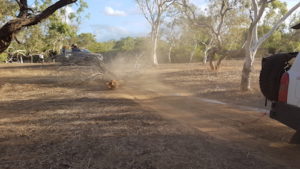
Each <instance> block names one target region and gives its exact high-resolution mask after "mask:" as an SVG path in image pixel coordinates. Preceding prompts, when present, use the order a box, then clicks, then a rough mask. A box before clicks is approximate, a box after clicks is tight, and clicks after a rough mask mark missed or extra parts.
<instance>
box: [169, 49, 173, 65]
mask: <svg viewBox="0 0 300 169" xmlns="http://www.w3.org/2000/svg"><path fill="white" fill-rule="evenodd" d="M172 49H173V45H170V47H169V52H168V60H169V63H172V58H171V54H172Z"/></svg>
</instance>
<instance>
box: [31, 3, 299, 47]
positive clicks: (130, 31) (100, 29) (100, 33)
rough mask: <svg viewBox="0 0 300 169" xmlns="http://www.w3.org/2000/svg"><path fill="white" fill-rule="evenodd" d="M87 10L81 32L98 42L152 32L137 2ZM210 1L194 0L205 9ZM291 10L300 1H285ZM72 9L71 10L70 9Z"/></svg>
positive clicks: (95, 6)
mask: <svg viewBox="0 0 300 169" xmlns="http://www.w3.org/2000/svg"><path fill="white" fill-rule="evenodd" d="M30 1H32V0H29V2H30ZM85 1H86V2H87V3H88V5H89V8H88V9H86V11H85V15H86V14H88V15H89V17H88V18H83V20H82V24H81V25H80V28H79V31H80V33H83V32H90V33H93V34H95V35H96V38H97V40H98V41H107V40H118V39H120V38H122V37H127V36H134V37H136V36H144V35H147V34H148V33H149V32H150V25H149V24H148V22H147V21H146V19H145V18H144V16H143V15H142V14H141V12H140V10H139V8H138V6H137V4H136V2H135V0H85ZM207 1H208V0H192V2H193V3H194V4H195V5H197V6H199V7H201V8H204V7H205V4H206V3H207ZM283 1H285V2H287V3H288V6H289V8H291V6H293V5H295V4H296V3H297V2H299V0H283ZM69 9H71V8H69ZM298 11H299V10H298Z"/></svg>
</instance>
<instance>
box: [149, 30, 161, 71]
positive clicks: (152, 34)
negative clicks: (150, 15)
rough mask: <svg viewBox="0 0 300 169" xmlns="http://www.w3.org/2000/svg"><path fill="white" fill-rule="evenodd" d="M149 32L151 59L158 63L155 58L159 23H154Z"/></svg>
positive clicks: (155, 63)
mask: <svg viewBox="0 0 300 169" xmlns="http://www.w3.org/2000/svg"><path fill="white" fill-rule="evenodd" d="M152 29H154V30H152V33H151V36H152V37H151V39H152V59H153V64H154V65H158V59H157V53H156V52H157V42H158V33H159V25H155V26H154V28H152Z"/></svg>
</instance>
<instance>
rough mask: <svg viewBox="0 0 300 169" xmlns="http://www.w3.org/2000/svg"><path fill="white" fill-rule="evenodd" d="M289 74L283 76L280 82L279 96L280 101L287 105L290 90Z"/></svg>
mask: <svg viewBox="0 0 300 169" xmlns="http://www.w3.org/2000/svg"><path fill="white" fill-rule="evenodd" d="M289 79H290V78H289V74H288V73H284V74H283V75H282V76H281V80H280V88H279V95H278V101H279V102H283V103H286V102H287V97H288V90H289Z"/></svg>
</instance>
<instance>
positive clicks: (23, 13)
mask: <svg viewBox="0 0 300 169" xmlns="http://www.w3.org/2000/svg"><path fill="white" fill-rule="evenodd" d="M5 1H7V2H10V3H12V4H11V5H12V7H13V5H15V6H18V10H17V11H18V12H16V13H17V15H16V16H14V15H13V14H14V13H6V14H5V16H2V18H3V17H5V19H6V20H8V21H6V23H4V24H3V25H2V27H1V28H0V53H2V52H3V51H5V50H6V49H7V48H8V47H9V45H10V44H11V42H12V40H13V39H16V41H18V40H17V38H16V35H17V33H19V32H20V31H21V30H23V29H24V28H27V27H30V26H33V25H37V24H38V23H40V22H41V21H43V20H45V19H47V18H49V17H50V16H51V15H52V14H53V13H55V12H56V11H57V10H58V9H61V8H63V7H65V6H67V5H69V4H72V3H75V2H77V1H79V2H80V3H84V2H83V1H82V0H59V1H56V2H55V3H52V1H51V0H46V1H42V0H41V1H39V0H35V2H42V3H44V4H50V3H51V5H48V6H45V8H44V9H42V10H41V11H39V10H36V9H34V8H31V7H30V6H29V5H28V2H27V0H14V1H12V0H5ZM1 2H2V1H1ZM7 15H8V16H7Z"/></svg>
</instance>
